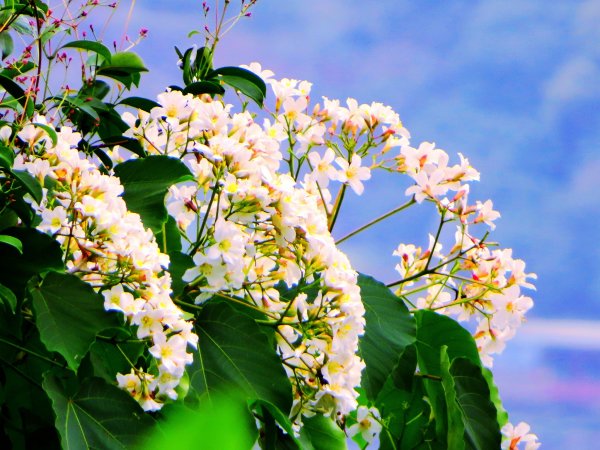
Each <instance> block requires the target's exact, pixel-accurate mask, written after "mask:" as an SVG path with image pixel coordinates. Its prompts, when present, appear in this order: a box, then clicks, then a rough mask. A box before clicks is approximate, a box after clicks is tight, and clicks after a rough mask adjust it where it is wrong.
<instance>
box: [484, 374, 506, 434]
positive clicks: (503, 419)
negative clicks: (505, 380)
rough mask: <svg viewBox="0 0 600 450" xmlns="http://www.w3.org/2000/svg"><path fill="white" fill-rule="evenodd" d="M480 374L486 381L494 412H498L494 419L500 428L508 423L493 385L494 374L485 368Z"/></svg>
mask: <svg viewBox="0 0 600 450" xmlns="http://www.w3.org/2000/svg"><path fill="white" fill-rule="evenodd" d="M482 372H483V376H484V378H485V381H487V384H488V388H489V389H490V400H491V401H492V402H493V403H494V406H495V407H496V411H497V412H498V414H497V415H496V419H497V420H498V426H499V427H500V428H502V427H503V426H504V425H506V424H507V423H508V413H507V412H506V410H505V409H504V406H503V405H502V400H501V399H500V393H499V392H498V387H497V386H496V383H494V374H492V371H491V370H490V369H488V368H486V367H484V368H483V370H482Z"/></svg>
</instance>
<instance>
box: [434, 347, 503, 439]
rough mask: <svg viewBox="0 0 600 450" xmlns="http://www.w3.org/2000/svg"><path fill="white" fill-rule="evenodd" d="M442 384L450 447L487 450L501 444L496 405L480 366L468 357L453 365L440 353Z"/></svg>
mask: <svg viewBox="0 0 600 450" xmlns="http://www.w3.org/2000/svg"><path fill="white" fill-rule="evenodd" d="M441 368H442V385H443V387H444V393H445V395H446V405H447V408H448V413H447V414H448V448H451V449H474V450H485V449H491V448H499V447H500V440H501V435H500V430H499V428H498V422H497V420H496V407H495V406H494V404H493V403H492V402H491V401H490V391H489V388H488V385H487V382H486V380H485V378H484V377H483V374H482V373H481V367H479V366H478V365H477V364H474V363H473V362H471V361H470V360H469V359H467V358H455V359H454V360H453V361H452V364H450V360H449V358H448V354H447V352H446V347H443V348H442V352H441Z"/></svg>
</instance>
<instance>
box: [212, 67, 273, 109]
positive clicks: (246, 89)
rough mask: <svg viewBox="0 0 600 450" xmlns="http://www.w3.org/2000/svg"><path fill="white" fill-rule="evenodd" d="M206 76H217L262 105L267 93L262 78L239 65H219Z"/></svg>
mask: <svg viewBox="0 0 600 450" xmlns="http://www.w3.org/2000/svg"><path fill="white" fill-rule="evenodd" d="M208 76H209V77H210V78H218V79H219V80H221V81H222V82H223V83H225V84H228V85H229V86H231V87H232V88H234V89H236V90H238V91H240V92H241V93H242V94H244V95H246V96H248V97H249V98H250V99H252V100H254V101H255V102H256V104H257V105H258V106H261V107H262V105H263V102H264V100H265V97H266V95H267V86H266V84H265V82H264V81H263V80H262V78H260V77H259V76H258V75H256V74H255V73H253V72H250V71H249V70H246V69H242V68H241V67H221V68H220V69H216V70H213V71H212V72H210V73H209V75H208Z"/></svg>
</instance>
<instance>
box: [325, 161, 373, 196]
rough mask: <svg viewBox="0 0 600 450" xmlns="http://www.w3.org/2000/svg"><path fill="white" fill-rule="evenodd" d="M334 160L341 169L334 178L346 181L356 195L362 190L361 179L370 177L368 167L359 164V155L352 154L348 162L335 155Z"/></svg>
mask: <svg viewBox="0 0 600 450" xmlns="http://www.w3.org/2000/svg"><path fill="white" fill-rule="evenodd" d="M335 162H336V163H337V164H338V165H339V166H340V168H341V171H339V172H337V173H336V174H335V178H334V179H336V180H338V181H340V182H342V183H347V184H348V185H350V187H351V188H352V190H353V191H354V192H356V193H357V194H358V195H360V194H362V193H363V191H364V186H363V184H362V181H363V180H368V179H369V178H371V170H370V169H369V168H368V167H362V166H361V162H362V160H361V159H360V156H358V155H352V159H351V160H350V164H348V161H346V160H345V159H344V158H341V157H337V158H336V159H335ZM332 178H333V177H332Z"/></svg>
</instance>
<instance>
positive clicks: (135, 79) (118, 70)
mask: <svg viewBox="0 0 600 450" xmlns="http://www.w3.org/2000/svg"><path fill="white" fill-rule="evenodd" d="M147 71H148V69H146V67H145V66H144V62H143V61H142V58H140V57H139V56H138V55H137V54H135V53H133V52H117V53H115V54H114V55H112V59H111V62H110V63H106V62H105V63H104V64H102V65H101V66H100V67H99V68H98V69H97V71H96V73H97V74H98V75H102V76H105V77H109V78H112V79H113V80H117V81H120V82H121V83H123V84H124V85H125V87H127V89H131V85H132V84H134V85H136V86H139V83H140V73H141V72H147Z"/></svg>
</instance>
